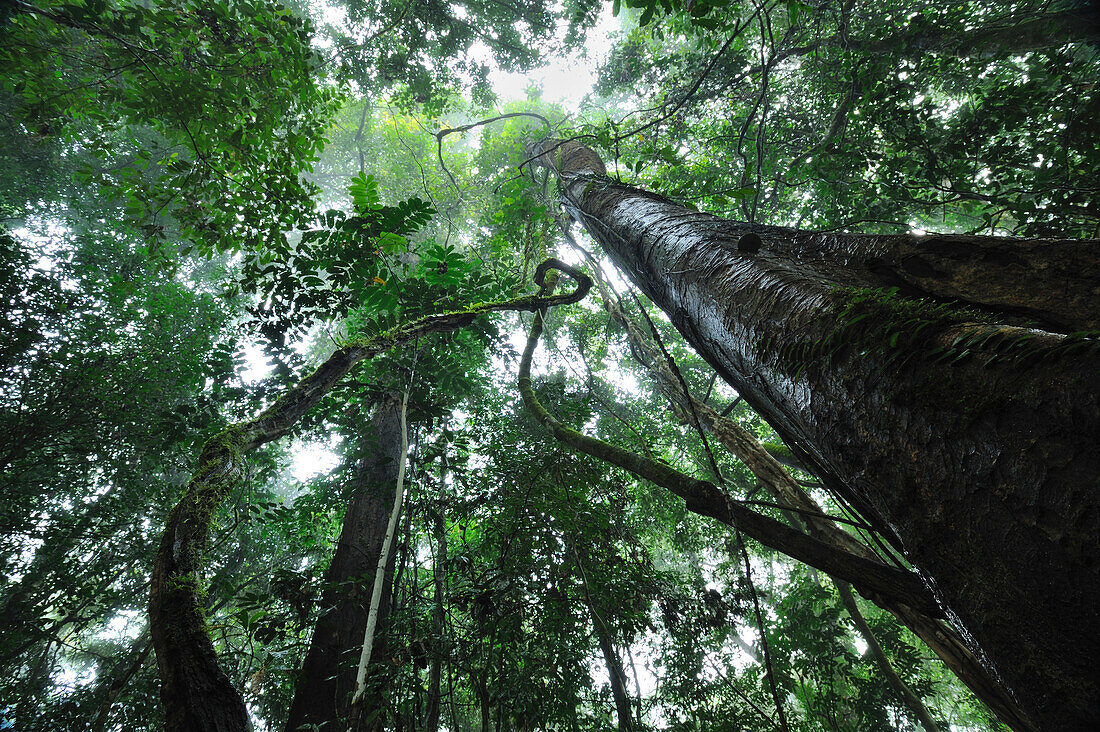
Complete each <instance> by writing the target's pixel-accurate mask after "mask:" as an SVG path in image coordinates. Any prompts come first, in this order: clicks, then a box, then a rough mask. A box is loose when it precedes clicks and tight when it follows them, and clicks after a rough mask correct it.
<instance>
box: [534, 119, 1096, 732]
mask: <svg viewBox="0 0 1100 732" xmlns="http://www.w3.org/2000/svg"><path fill="white" fill-rule="evenodd" d="M555 146H558V147H555ZM533 152H534V153H535V154H540V155H541V157H540V162H542V163H544V164H547V165H549V166H551V167H552V168H553V169H555V170H556V171H557V172H558V174H559V176H560V178H561V181H562V186H561V188H562V192H563V198H564V201H565V205H566V207H567V209H569V211H570V213H571V214H572V215H573V216H574V217H575V218H577V219H578V220H580V221H581V222H582V223H583V224H584V226H585V227H586V228H587V229H588V230H589V232H590V233H591V234H592V236H593V237H594V238H596V240H597V241H598V242H599V243H600V244H601V246H602V247H603V248H604V249H605V251H606V252H607V253H608V254H609V255H610V256H611V257H612V258H613V259H614V260H615V261H616V262H617V263H618V264H619V266H621V267H622V268H623V269H624V271H625V272H627V274H628V275H629V276H630V277H631V279H632V280H633V281H634V282H635V284H637V285H638V286H639V287H640V288H641V289H642V290H643V291H644V292H645V293H646V294H647V295H648V296H649V297H650V298H651V299H652V300H653V301H654V302H655V303H657V305H658V306H660V307H661V308H662V309H663V310H664V311H665V312H666V313H667V314H668V316H669V317H670V319H671V320H672V322H673V323H674V324H675V326H676V327H677V328H678V329H679V330H680V332H681V333H682V334H683V335H684V337H685V338H686V339H687V340H688V341H689V342H690V343H691V344H692V345H693V346H694V347H695V348H696V349H697V350H698V351H699V353H700V354H701V355H702V356H703V357H704V358H706V360H707V361H708V362H709V363H710V364H711V365H712V366H713V367H714V368H715V369H716V370H717V371H718V373H719V374H720V375H721V376H722V377H723V378H724V379H725V380H726V381H728V382H729V383H730V384H731V385H732V386H733V387H734V388H736V389H737V390H738V392H739V393H740V394H741V395H743V396H744V397H745V399H746V400H747V401H748V402H749V403H750V404H751V405H752V406H753V407H754V408H755V409H756V410H757V411H758V412H759V413H760V414H761V415H762V416H764V417H765V418H766V419H767V420H768V421H769V422H770V423H771V424H772V426H773V427H774V428H775V429H776V431H777V432H778V433H779V434H780V436H781V437H782V438H783V439H784V441H785V442H786V443H787V444H788V445H790V446H791V447H792V449H793V450H794V452H795V456H796V457H797V459H798V460H799V462H801V463H803V464H804V465H806V466H807V467H808V468H810V469H812V470H813V471H814V472H815V473H817V474H818V475H819V476H820V477H821V478H822V480H824V481H825V482H826V483H828V484H829V485H830V486H831V487H832V488H833V489H834V490H836V491H837V492H838V493H839V494H840V495H842V496H844V497H845V499H846V500H848V501H849V502H850V503H851V504H852V505H853V506H854V507H855V508H856V509H858V510H859V511H860V512H861V513H863V514H864V516H865V517H866V518H867V519H869V520H871V521H872V522H873V523H875V525H876V526H878V527H880V529H881V530H882V531H884V532H886V533H887V534H888V535H889V534H892V535H893V536H894V537H895V538H894V541H895V543H896V545H897V546H899V547H900V548H901V549H902V550H903V551H904V552H905V554H906V557H907V558H908V559H909V560H910V561H911V562H912V564H913V565H914V567H916V568H918V569H919V570H920V571H921V572H922V574H923V575H924V577H925V578H926V581H927V583H928V586H929V588H930V589H931V590H932V591H933V592H934V593H935V594H936V596H937V598H938V600H939V602H940V603H941V605H942V606H943V608H944V610H945V611H946V612H947V613H948V614H949V616H950V617H951V619H952V621H953V622H954V624H955V625H956V627H957V628H958V629H959V630H960V632H961V633H962V634H963V636H964V637H965V638H967V640H968V643H969V644H970V645H971V647H972V648H973V650H974V651H975V653H976V654H977V655H978V656H979V657H980V658H982V659H983V661H984V662H986V663H987V664H988V665H989V667H990V669H991V670H992V671H993V672H994V673H995V674H997V675H999V677H1000V678H1002V679H1003V680H1004V682H1005V683H1006V685H1007V686H1008V688H1009V689H1010V690H1011V691H1012V692H1013V693H1014V694H1015V695H1016V697H1017V699H1018V700H1019V702H1020V703H1021V706H1023V707H1024V709H1025V710H1026V711H1027V712H1028V713H1029V715H1030V716H1031V717H1032V718H1033V719H1034V721H1035V722H1036V723H1037V724H1038V725H1039V726H1040V727H1041V728H1043V729H1084V728H1089V727H1092V726H1094V725H1095V724H1096V723H1097V722H1098V721H1100V686H1098V685H1097V683H1096V680H1095V679H1096V676H1095V659H1096V658H1097V657H1098V654H1100V563H1098V562H1097V561H1096V557H1097V555H1098V554H1100V525H1098V524H1100V490H1098V488H1100V450H1097V448H1096V446H1097V445H1098V444H1100V424H1098V422H1100V417H1098V415H1100V349H1098V348H1097V342H1096V340H1095V339H1094V338H1090V337H1082V336H1080V335H1076V336H1063V335H1059V334H1058V333H1056V332H1053V329H1054V327H1056V326H1057V327H1066V328H1069V327H1076V324H1078V323H1087V322H1089V320H1090V318H1093V317H1095V315H1096V313H1098V312H1100V287H1097V286H1096V283H1095V279H1094V278H1095V276H1096V273H1097V272H1098V271H1100V262H1098V252H1100V246H1098V243H1097V242H1096V241H1087V242H1080V241H1075V242H1063V243H1058V242H1047V241H1034V240H1031V241H1022V240H1012V239H1005V238H981V237H965V238H963V237H931V238H928V239H920V238H916V237H909V236H899V237H877V238H876V240H875V247H876V248H877V249H879V250H881V251H885V252H886V255H881V254H880V255H878V256H875V257H871V258H868V257H865V256H863V255H861V254H860V253H859V252H860V250H861V248H862V245H861V244H860V242H861V241H863V240H861V239H859V238H853V237H847V236H845V235H814V234H801V233H799V232H797V231H794V230H790V229H781V228H771V227H763V226H750V225H744V224H738V223H737V222H733V221H724V220H722V219H718V218H716V217H714V216H711V215H708V214H704V213H699V212H696V211H694V210H691V209H687V208H685V207H683V206H680V205H678V204H675V203H673V202H671V201H669V200H667V199H664V198H661V197H660V196H656V195H653V194H649V193H646V192H643V191H641V190H638V189H636V188H631V187H629V186H624V185H621V184H618V183H616V182H614V181H613V180H611V179H609V178H607V177H606V175H605V170H604V168H603V164H602V163H601V161H600V160H599V158H598V156H596V154H595V153H594V152H592V151H591V150H590V149H588V148H585V147H583V146H581V145H579V144H578V143H575V142H572V143H567V144H564V145H560V146H559V143H556V142H553V141H551V142H544V143H542V144H541V145H540V146H538V147H537V148H536V149H535V150H534V151H533ZM925 242H933V243H934V246H933V247H931V249H932V250H933V251H926V249H928V247H926V246H925ZM955 244H958V249H959V252H960V255H961V256H962V259H963V260H964V262H969V263H970V264H969V265H964V266H967V267H968V269H969V272H968V274H967V276H966V277H959V276H956V273H955V272H954V271H953V269H952V266H953V265H952V257H951V256H950V248H951V247H952V246H955ZM938 247H942V248H943V249H944V250H947V251H948V254H947V255H946V256H944V257H942V258H940V259H936V260H935V264H930V265H929V266H928V267H925V266H923V265H922V264H919V263H918V264H916V267H915V271H911V272H909V273H908V274H909V275H910V276H913V277H917V278H918V279H919V280H920V281H917V282H915V283H912V284H910V283H908V282H906V283H905V284H906V289H905V291H904V292H891V291H889V290H884V289H883V288H884V287H894V286H897V284H898V283H897V279H896V278H901V279H902V280H904V279H905V276H906V274H907V273H906V272H905V262H906V261H907V260H906V257H908V256H916V257H917V258H918V259H920V260H921V261H922V262H925V263H928V262H931V260H932V259H933V256H934V255H936V253H937V252H936V250H937V248H938ZM893 251H898V252H901V253H902V254H901V256H898V257H891V256H889V254H890V252H893ZM982 251H994V252H997V255H996V256H993V257H989V258H985V257H983V256H981V255H980V254H977V255H974V256H971V254H972V253H973V252H979V253H980V252H982ZM1064 251H1072V252H1073V257H1075V258H1076V262H1075V263H1074V266H1073V268H1072V269H1070V270H1065V269H1063V271H1062V272H1061V274H1060V275H1059V276H1060V277H1064V278H1065V279H1064V280H1063V281H1062V282H1060V288H1059V289H1060V291H1062V292H1065V293H1067V295H1066V296H1065V297H1064V298H1061V303H1062V304H1061V305H1059V303H1058V302H1052V298H1050V297H1049V293H1047V292H1041V291H1038V289H1037V288H1035V287H1034V284H1033V283H1034V282H1035V281H1036V278H1038V277H1041V275H1042V273H1044V272H1053V271H1057V269H1058V267H1059V266H1060V265H1059V261H1060V260H1061V259H1062V253H1063V252H1064ZM975 257H977V258H976V259H975ZM912 261H914V262H916V261H917V260H912ZM892 262H896V264H891V263H892ZM910 269H914V268H912V267H911V268H910ZM941 273H942V274H941ZM923 275H928V276H927V277H923ZM928 280H937V281H938V280H944V281H949V282H965V286H960V288H959V291H958V292H957V293H954V294H947V295H944V294H943V293H939V297H941V298H942V297H945V296H946V297H950V298H953V300H952V302H953V303H954V304H957V305H960V306H965V308H951V307H948V306H947V305H943V304H937V301H936V300H935V299H933V298H922V297H919V295H920V294H921V286H922V285H924V284H927V281H928ZM1003 282H1008V283H1010V284H1009V285H1008V286H1007V287H1002V286H1001V284H1000V283H1003ZM930 289H931V288H930ZM1003 291H1007V292H1009V293H1010V294H1011V296H1012V297H1011V302H1009V303H1007V304H1006V303H1004V302H1001V301H1000V297H999V296H998V295H997V293H998V292H1003ZM991 293H992V294H993V297H987V295H990V294H991ZM1053 300H1056V301H1057V300H1059V298H1057V297H1056V298H1053ZM1006 306H1007V307H1009V308H1012V309H1013V310H1015V311H1016V312H1025V313H1026V314H1027V315H1028V316H1031V317H1034V318H1037V319H1039V320H1040V322H1042V323H1049V324H1053V325H1051V326H1050V327H1051V331H1041V330H1034V329H1028V328H1023V327H1018V326H1014V325H1009V324H1006V323H1011V322H1014V321H1013V320H1011V319H1008V318H1006V316H1005V309H1006ZM1090 679H1091V680H1090Z"/></svg>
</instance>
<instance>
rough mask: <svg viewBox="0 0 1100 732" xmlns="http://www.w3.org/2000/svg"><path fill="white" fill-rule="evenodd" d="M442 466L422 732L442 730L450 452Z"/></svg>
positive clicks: (435, 519)
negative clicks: (445, 496) (446, 491)
mask: <svg viewBox="0 0 1100 732" xmlns="http://www.w3.org/2000/svg"><path fill="white" fill-rule="evenodd" d="M441 463H442V465H441V467H440V469H439V497H438V498H437V499H436V505H435V510H434V511H432V534H433V535H434V536H435V545H436V555H435V559H434V561H433V562H432V584H433V585H434V596H433V602H432V639H431V642H430V643H429V644H428V649H429V650H428V652H429V653H430V654H431V660H430V662H429V663H430V665H429V670H428V704H427V711H426V712H425V713H424V726H423V732H439V717H440V712H441V707H442V689H441V687H442V680H443V653H444V645H443V632H444V628H443V625H444V623H443V621H444V620H445V617H444V615H443V600H444V595H445V594H446V593H445V591H444V586H443V584H444V581H445V580H446V571H447V521H446V519H445V518H444V513H443V512H444V510H445V508H446V505H445V503H444V500H443V488H444V486H445V485H446V481H447V472H448V469H447V455H446V453H444V454H443V456H442V458H441Z"/></svg>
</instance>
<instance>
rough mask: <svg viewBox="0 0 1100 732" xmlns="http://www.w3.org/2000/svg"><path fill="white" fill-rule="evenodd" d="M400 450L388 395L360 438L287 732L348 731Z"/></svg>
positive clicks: (394, 403) (367, 711)
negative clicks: (360, 453)
mask: <svg viewBox="0 0 1100 732" xmlns="http://www.w3.org/2000/svg"><path fill="white" fill-rule="evenodd" d="M400 451H401V400H400V399H399V398H396V397H394V396H392V395H387V396H385V397H383V398H382V399H381V400H380V402H379V404H378V406H377V407H376V409H375V412H374V416H373V418H372V419H371V424H370V429H369V430H368V431H367V434H366V435H364V440H363V452H364V454H363V457H362V458H361V459H360V460H359V463H358V465H357V466H356V471H355V485H354V487H353V490H352V494H351V501H350V502H349V504H348V510H347V513H346V514H345V515H344V524H343V526H342V527H341V529H340V539H339V541H338V542H337V544H336V552H335V553H334V555H333V557H332V563H331V564H330V565H329V568H328V571H326V572H325V578H324V583H325V591H324V592H323V594H322V596H321V616H320V617H319V618H318V619H317V625H316V627H315V628H314V631H313V638H312V639H311V640H310V645H309V651H308V652H307V653H306V659H305V662H304V663H303V664H302V669H301V672H300V673H299V676H298V685H297V688H296V689H295V693H294V701H293V702H292V703H291V705H290V715H289V717H288V718H287V723H286V730H287V732H297V730H299V729H303V728H304V729H307V730H317V732H337V730H339V731H340V732H343V730H344V729H346V727H347V721H346V720H347V719H348V712H349V709H350V702H351V695H352V693H353V692H354V691H355V672H356V665H357V663H358V661H359V652H360V650H361V646H362V644H363V628H364V626H365V625H366V620H367V610H366V604H367V602H368V600H369V599H370V594H371V580H372V579H373V577H374V571H375V567H376V566H377V565H378V553H379V551H380V549H381V547H382V539H383V538H384V536H385V533H386V523H387V521H388V520H389V511H390V507H391V505H392V504H393V492H394V487H395V485H396V481H397V466H398V461H399V460H400V458H401V455H400ZM392 564H393V562H392V559H391V561H390V566H389V567H387V571H386V575H387V581H386V582H385V586H384V589H383V592H382V601H381V604H380V605H379V609H378V613H379V624H380V625H383V624H384V621H385V618H386V615H387V614H388V612H389V602H390V595H391V592H392V590H391V585H390V578H391V577H392V575H393V566H392ZM372 702H377V700H372V699H370V698H368V697H365V698H364V701H363V715H364V717H369V716H370V715H371V712H372V711H374V710H375V709H377V704H376V703H375V704H372Z"/></svg>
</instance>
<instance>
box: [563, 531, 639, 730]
mask: <svg viewBox="0 0 1100 732" xmlns="http://www.w3.org/2000/svg"><path fill="white" fill-rule="evenodd" d="M572 549H573V555H574V556H575V557H576V558H577V569H578V570H580V574H581V586H582V587H583V588H584V602H585V604H586V605H587V606H588V612H589V614H590V615H591V616H592V627H593V629H595V631H596V640H597V641H598V642H599V644H600V653H601V654H603V661H604V665H605V666H607V678H608V680H609V683H610V684H611V698H612V699H614V700H615V717H616V720H617V721H618V729H619V732H631V730H633V729H634V724H633V722H632V719H633V717H632V714H631V710H630V694H629V693H627V690H626V673H625V672H624V671H623V662H622V659H621V658H619V654H618V653H616V652H615V641H614V638H613V637H612V635H611V629H610V628H608V627H607V624H606V623H605V622H604V621H603V617H602V616H601V615H600V611H599V610H598V609H597V608H596V603H595V601H594V600H593V599H592V590H591V588H590V587H589V585H588V573H587V572H585V571H584V561H583V560H582V559H581V555H582V554H586V553H585V552H584V551H583V550H580V551H579V550H578V549H577V545H576V542H575V541H574V542H573V546H572Z"/></svg>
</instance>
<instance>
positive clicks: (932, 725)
mask: <svg viewBox="0 0 1100 732" xmlns="http://www.w3.org/2000/svg"><path fill="white" fill-rule="evenodd" d="M833 583H834V584H835V585H836V590H837V592H839V593H840V602H841V604H843V605H844V609H845V610H847V611H848V616H849V617H850V618H851V619H852V622H853V623H855V626H856V630H858V631H859V634H860V635H861V636H863V640H864V641H866V642H867V648H868V649H869V650H870V651H871V656H872V657H873V658H874V659H875V664H876V665H877V666H878V668H879V671H881V672H882V675H883V677H885V679H886V683H888V684H889V685H890V688H891V689H893V690H894V693H896V694H897V695H898V698H900V699H901V701H902V702H904V703H905V706H907V707H909V710H910V711H911V712H913V714H914V715H915V716H916V718H917V719H918V720H920V723H921V726H922V727H924V729H925V732H939V730H940V727H939V725H938V724H936V720H934V719H933V718H932V714H931V713H930V712H929V711H928V708H927V707H925V706H924V702H922V701H921V700H920V697H919V696H917V695H916V694H914V693H913V691H912V690H911V689H910V688H909V686H908V685H907V684H906V683H905V681H903V680H902V678H901V677H900V676H898V672H897V671H895V670H894V667H893V665H892V664H891V663H890V659H889V658H887V657H886V652H885V651H884V650H882V646H881V645H879V642H878V638H876V637H875V634H874V633H873V632H872V631H871V626H869V625H868V624H867V621H866V620H864V619H863V613H861V612H860V611H859V606H858V605H857V604H856V598H855V596H854V595H853V594H852V587H851V585H849V584H848V583H847V582H845V581H844V580H838V579H834V580H833Z"/></svg>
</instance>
